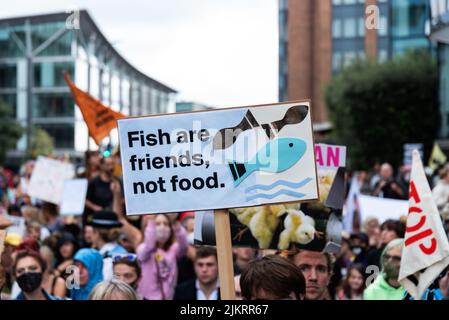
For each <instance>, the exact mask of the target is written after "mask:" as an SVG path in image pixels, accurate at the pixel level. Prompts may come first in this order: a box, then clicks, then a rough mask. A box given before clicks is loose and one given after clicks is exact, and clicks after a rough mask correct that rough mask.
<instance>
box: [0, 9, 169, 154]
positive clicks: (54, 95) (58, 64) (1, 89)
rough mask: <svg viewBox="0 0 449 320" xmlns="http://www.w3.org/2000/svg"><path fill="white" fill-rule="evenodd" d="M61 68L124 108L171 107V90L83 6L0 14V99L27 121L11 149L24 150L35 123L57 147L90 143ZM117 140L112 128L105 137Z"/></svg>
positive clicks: (81, 147)
mask: <svg viewBox="0 0 449 320" xmlns="http://www.w3.org/2000/svg"><path fill="white" fill-rule="evenodd" d="M64 71H67V72H68V73H69V75H70V77H71V78H72V80H74V82H75V84H76V85H77V86H78V87H79V88H80V89H82V90H85V91H87V92H89V93H90V94H91V95H92V96H93V97H95V98H97V99H99V100H100V101H102V102H103V103H104V104H105V105H108V106H110V107H111V108H112V109H114V110H116V111H120V112H122V113H124V114H126V115H145V114H152V113H163V112H174V111H175V94H176V91H175V90H173V89H172V88H170V87H168V86H166V85H164V84H162V83H160V82H158V81H156V80H154V79H152V78H150V77H148V76H147V75H145V74H143V73H142V72H140V71H139V70H137V69H136V68H134V67H133V66H132V65H131V64H129V63H128V62H127V61H126V60H125V59H124V58H123V57H122V56H121V55H120V54H119V53H118V52H117V51H116V50H115V49H114V47H113V46H112V45H111V44H110V43H109V42H108V41H107V39H106V38H105V37H104V35H103V34H102V33H101V31H100V30H99V28H98V27H97V25H96V24H95V23H94V21H93V20H92V18H91V16H90V15H89V14H88V12H87V11H84V10H82V11H75V12H72V13H55V14H46V15H37V16H27V17H20V18H10V19H2V20H0V98H1V99H3V100H4V101H5V102H6V103H7V104H8V105H10V106H11V107H12V109H13V115H14V117H15V118H16V119H17V120H18V121H19V122H20V123H21V124H22V126H23V127H24V128H26V133H25V134H24V136H23V137H22V139H20V141H19V142H18V145H17V150H16V151H15V152H13V153H16V156H17V154H23V153H24V152H25V151H26V150H27V148H28V147H29V145H30V139H31V137H32V135H33V130H34V129H35V128H41V129H44V130H45V131H47V133H49V135H50V136H51V137H52V138H53V139H54V143H55V147H56V151H60V152H68V153H70V154H72V153H74V154H77V155H79V154H81V153H82V152H84V151H85V150H87V149H88V148H94V146H95V143H94V142H93V140H92V139H90V138H89V137H88V131H87V126H86V125H85V123H84V121H83V119H82V115H81V112H80V111H79V109H78V107H76V106H75V104H74V100H73V98H72V96H71V93H70V90H69V88H68V86H67V84H66V83H65V81H64V79H63V72H64ZM116 139H117V137H116V134H111V137H110V141H107V142H106V143H109V142H111V143H112V144H116V143H117V141H116ZM106 140H108V139H106ZM13 156H14V155H13Z"/></svg>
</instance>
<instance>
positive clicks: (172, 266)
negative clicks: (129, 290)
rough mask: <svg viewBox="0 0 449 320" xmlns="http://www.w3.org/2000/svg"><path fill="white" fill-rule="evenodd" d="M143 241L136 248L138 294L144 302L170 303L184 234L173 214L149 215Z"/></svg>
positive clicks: (183, 252) (185, 236) (184, 239)
mask: <svg viewBox="0 0 449 320" xmlns="http://www.w3.org/2000/svg"><path fill="white" fill-rule="evenodd" d="M146 219H147V220H148V222H147V225H146V228H145V236H144V241H143V243H141V244H140V245H139V246H138V247H137V257H138V259H139V262H140V265H141V266H142V280H141V281H140V284H139V287H138V293H139V294H140V295H141V296H142V297H143V298H145V299H148V300H171V299H172V298H173V295H174V292H175V286H176V280H177V279H176V278H177V274H178V268H177V261H178V260H179V259H180V258H181V257H183V256H184V255H185V254H186V251H187V246H188V241H187V233H186V231H185V229H184V227H182V226H181V225H180V223H179V221H176V220H175V219H176V215H175V217H173V216H172V215H166V214H157V215H150V216H148V217H147V218H146Z"/></svg>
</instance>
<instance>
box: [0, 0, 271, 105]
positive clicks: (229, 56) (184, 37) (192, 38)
mask: <svg viewBox="0 0 449 320" xmlns="http://www.w3.org/2000/svg"><path fill="white" fill-rule="evenodd" d="M277 3H278V1H277V0H145V1H142V0H121V1H117V0H95V1H93V0H67V1H66V0H38V1H32V0H28V1H27V0H14V1H3V3H2V8H1V11H0V18H7V17H14V16H24V15H32V14H44V13H52V12H61V11H62V12H65V11H68V10H70V9H72V8H79V9H87V10H88V11H89V14H90V15H91V16H92V18H93V19H94V21H95V22H96V24H97V25H98V27H99V28H100V30H101V31H102V32H103V34H104V35H105V36H106V38H107V39H108V40H109V42H111V43H112V44H113V45H114V47H115V48H116V49H117V51H118V52H119V53H120V54H121V55H122V56H123V57H124V58H125V59H126V60H128V61H129V62H130V63H131V64H132V65H134V66H135V67H136V68H137V69H139V70H140V71H142V72H144V73H145V74H147V75H148V76H150V77H152V78H154V79H156V80H158V81H160V82H162V83H164V84H166V85H168V86H169V87H172V88H174V89H175V90H177V91H179V94H178V97H177V100H178V101H195V102H198V103H204V104H207V105H210V106H216V107H224V106H243V105H253V104H260V103H271V102H276V101H277V99H278V98H277V90H278V88H277V85H278V11H277V10H278V7H277Z"/></svg>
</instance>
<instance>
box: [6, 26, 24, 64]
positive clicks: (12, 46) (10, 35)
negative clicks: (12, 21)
mask: <svg viewBox="0 0 449 320" xmlns="http://www.w3.org/2000/svg"><path fill="white" fill-rule="evenodd" d="M0 48H1V49H0V57H2V58H5V57H23V56H25V28H24V26H16V27H11V28H8V27H0Z"/></svg>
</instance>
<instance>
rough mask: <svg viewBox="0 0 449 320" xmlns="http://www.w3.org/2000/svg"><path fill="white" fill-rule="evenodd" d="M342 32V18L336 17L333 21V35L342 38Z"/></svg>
mask: <svg viewBox="0 0 449 320" xmlns="http://www.w3.org/2000/svg"><path fill="white" fill-rule="evenodd" d="M341 35H342V32H341V20H340V19H334V21H333V22H332V37H334V38H341Z"/></svg>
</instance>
